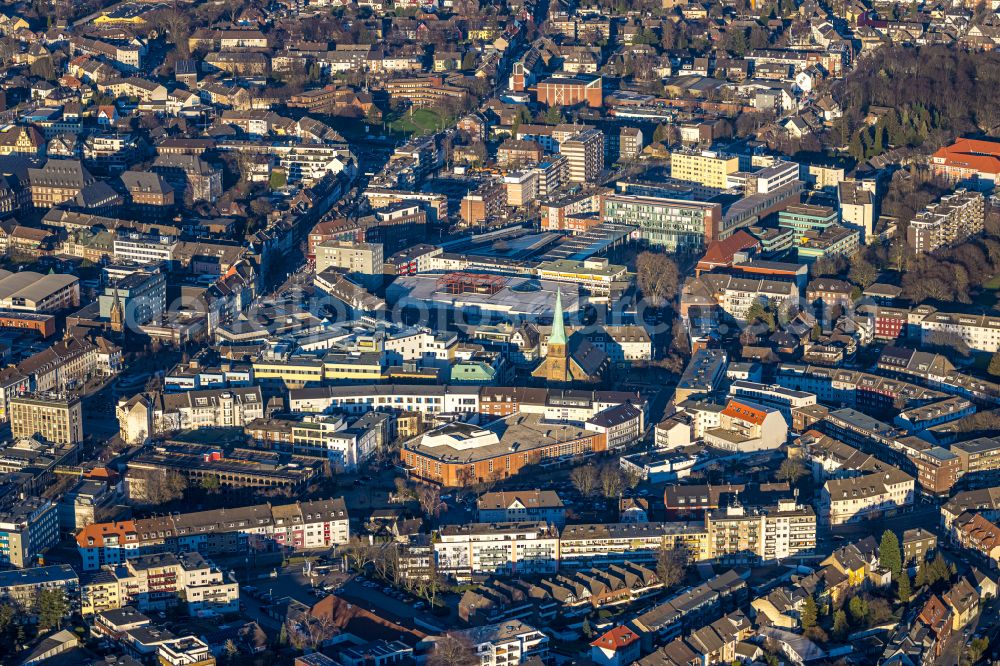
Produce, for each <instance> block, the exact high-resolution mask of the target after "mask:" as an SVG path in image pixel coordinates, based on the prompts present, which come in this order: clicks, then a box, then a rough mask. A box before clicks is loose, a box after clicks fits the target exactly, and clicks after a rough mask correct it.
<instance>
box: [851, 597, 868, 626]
mask: <svg viewBox="0 0 1000 666" xmlns="http://www.w3.org/2000/svg"><path fill="white" fill-rule="evenodd" d="M847 610H848V612H849V613H850V614H851V619H852V620H854V622H855V624H862V623H863V622H864V621H865V618H867V617H868V602H867V601H865V600H864V599H862V598H861V597H851V600H850V601H849V602H848V603H847Z"/></svg>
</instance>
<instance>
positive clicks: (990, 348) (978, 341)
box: [910, 308, 1000, 354]
mask: <svg viewBox="0 0 1000 666" xmlns="http://www.w3.org/2000/svg"><path fill="white" fill-rule="evenodd" d="M929 310H930V312H927V313H926V314H922V313H917V312H913V311H911V312H910V321H911V322H913V321H916V322H917V324H916V326H917V327H918V330H919V332H920V342H921V343H922V344H925V345H932V344H934V339H933V338H934V336H935V334H937V333H946V334H953V335H955V336H957V337H958V338H960V339H961V340H962V341H963V342H965V344H967V345H968V346H969V348H970V349H973V350H975V351H980V352H987V353H990V354H992V353H995V352H997V351H1000V317H996V316H990V315H986V314H961V313H957V312H955V313H952V312H935V311H933V308H929Z"/></svg>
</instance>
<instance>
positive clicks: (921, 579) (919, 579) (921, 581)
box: [913, 562, 927, 588]
mask: <svg viewBox="0 0 1000 666" xmlns="http://www.w3.org/2000/svg"><path fill="white" fill-rule="evenodd" d="M913 584H914V585H916V586H917V588H921V587H923V586H924V585H926V584H927V567H926V566H924V563H923V562H921V563H920V564H918V565H917V575H916V577H915V578H914V579H913Z"/></svg>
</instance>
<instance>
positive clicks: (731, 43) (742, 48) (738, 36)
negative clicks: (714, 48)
mask: <svg viewBox="0 0 1000 666" xmlns="http://www.w3.org/2000/svg"><path fill="white" fill-rule="evenodd" d="M726 50H727V51H729V53H731V54H732V55H735V56H739V57H741V58H742V57H743V56H745V55H746V53H747V36H746V33H745V32H743V29H742V28H732V29H730V30H729V32H728V33H727V35H726Z"/></svg>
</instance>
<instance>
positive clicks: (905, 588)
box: [896, 571, 913, 604]
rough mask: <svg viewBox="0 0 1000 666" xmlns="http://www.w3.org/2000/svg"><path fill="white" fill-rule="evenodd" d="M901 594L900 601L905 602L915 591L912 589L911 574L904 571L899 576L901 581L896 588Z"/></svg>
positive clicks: (899, 594)
mask: <svg viewBox="0 0 1000 666" xmlns="http://www.w3.org/2000/svg"><path fill="white" fill-rule="evenodd" d="M896 591H897V593H898V596H899V603H901V604H905V603H908V602H909V601H910V596H911V595H912V594H913V591H912V590H911V589H910V574H909V573H907V572H906V571H903V572H902V573H901V574H900V576H899V583H898V586H897V589H896Z"/></svg>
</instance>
